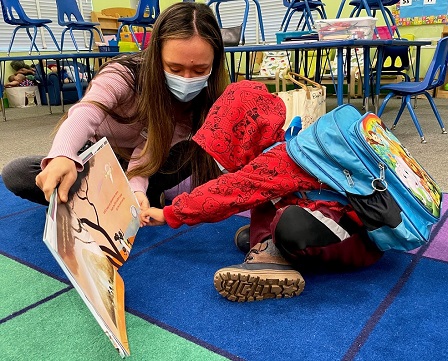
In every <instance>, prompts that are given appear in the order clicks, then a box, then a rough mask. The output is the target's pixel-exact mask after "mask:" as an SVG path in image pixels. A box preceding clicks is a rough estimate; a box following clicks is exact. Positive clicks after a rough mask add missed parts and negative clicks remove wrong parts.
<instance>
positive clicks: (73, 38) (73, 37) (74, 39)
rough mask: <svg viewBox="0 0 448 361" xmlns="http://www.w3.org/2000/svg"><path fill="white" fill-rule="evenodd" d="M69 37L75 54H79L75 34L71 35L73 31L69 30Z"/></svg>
mask: <svg viewBox="0 0 448 361" xmlns="http://www.w3.org/2000/svg"><path fill="white" fill-rule="evenodd" d="M69 32H70V37H71V38H72V41H73V45H74V46H75V49H76V52H77V53H79V49H78V43H77V42H76V38H75V34H73V29H70V31H69Z"/></svg>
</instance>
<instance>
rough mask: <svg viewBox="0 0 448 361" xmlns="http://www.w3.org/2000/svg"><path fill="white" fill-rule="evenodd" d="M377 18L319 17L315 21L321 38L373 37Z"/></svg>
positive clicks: (348, 38) (349, 38)
mask: <svg viewBox="0 0 448 361" xmlns="http://www.w3.org/2000/svg"><path fill="white" fill-rule="evenodd" d="M376 20H377V19H376V18H373V17H369V16H367V17H357V18H341V19H317V20H315V21H314V24H315V26H316V30H317V33H318V34H319V40H351V39H366V40H371V39H373V34H374V29H375V24H376Z"/></svg>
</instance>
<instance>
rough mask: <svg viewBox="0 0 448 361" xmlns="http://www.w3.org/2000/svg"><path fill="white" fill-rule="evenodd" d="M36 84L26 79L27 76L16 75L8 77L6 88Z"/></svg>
mask: <svg viewBox="0 0 448 361" xmlns="http://www.w3.org/2000/svg"><path fill="white" fill-rule="evenodd" d="M34 85H35V84H34V82H33V81H32V80H30V79H28V78H27V77H26V75H25V74H22V73H19V72H17V73H15V74H12V75H10V76H9V77H8V83H6V84H5V88H12V87H15V86H34Z"/></svg>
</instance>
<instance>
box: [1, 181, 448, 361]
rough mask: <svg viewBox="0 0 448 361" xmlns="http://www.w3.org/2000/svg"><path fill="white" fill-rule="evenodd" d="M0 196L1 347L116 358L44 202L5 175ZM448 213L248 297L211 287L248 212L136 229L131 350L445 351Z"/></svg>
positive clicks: (265, 353) (104, 360)
mask: <svg viewBox="0 0 448 361" xmlns="http://www.w3.org/2000/svg"><path fill="white" fill-rule="evenodd" d="M445 196H446V195H445ZM0 199H1V203H0V229H1V230H2V237H1V238H0V270H1V271H0V354H1V355H0V359H1V360H3V361H6V360H7V361H10V360H11V361H40V360H46V361H53V360H54V361H60V360H64V361H65V360H69V361H71V360H101V361H108V360H120V359H121V358H120V356H119V355H118V353H117V352H116V350H115V349H114V348H113V346H112V344H111V343H110V342H109V340H108V338H107V336H106V335H105V334H104V333H103V331H102V330H101V328H100V326H99V325H98V324H97V323H96V321H95V319H94V318H93V316H92V315H91V313H90V311H89V310H88V309H87V307H86V306H85V304H84V303H83V301H82V300H81V298H80V297H79V295H78V294H77V292H76V291H75V290H74V288H73V287H72V286H71V284H70V283H69V281H68V280H67V278H66V277H65V275H64V274H63V272H62V270H61V269H60V268H59V266H58V264H57V263H56V261H55V260H54V259H53V258H52V256H51V254H50V252H49V251H48V249H47V247H46V246H45V244H44V243H43V241H42V234H43V229H44V224H45V211H46V207H44V206H39V205H36V204H33V203H30V202H28V201H25V200H22V199H20V198H18V197H15V196H14V195H12V194H11V193H10V192H8V191H7V190H6V189H5V186H4V185H3V183H2V182H1V178H0ZM447 217H448V212H447V210H446V209H444V210H443V214H442V217H441V220H440V222H439V223H437V224H436V225H435V226H434V227H433V230H432V234H431V241H430V242H429V243H428V244H427V245H425V246H422V247H421V248H419V249H417V250H414V251H413V252H396V251H388V252H386V253H385V255H384V257H383V258H382V259H381V260H380V261H379V262H378V263H377V264H375V265H374V266H372V267H369V268H366V269H362V270H359V271H355V272H350V273H337V274H331V273H330V274H305V275H304V277H305V280H306V286H305V290H304V291H303V293H302V294H301V295H300V296H298V297H295V298H290V299H280V300H265V301H261V302H247V303H235V302H230V301H228V300H226V299H224V298H222V297H221V296H220V295H219V294H218V293H217V292H216V291H215V289H214V287H213V275H214V273H215V271H216V270H217V269H219V268H221V267H224V266H228V265H231V264H238V263H241V262H242V261H243V258H244V255H243V254H242V253H241V252H240V251H238V250H237V249H236V247H235V245H234V244H233V235H234V233H235V231H236V230H237V229H238V228H239V227H240V226H242V225H244V224H247V223H248V219H247V217H245V216H241V215H237V216H232V217H230V218H228V219H227V220H224V221H222V222H219V223H215V224H202V225H197V226H194V227H187V226H185V227H181V228H179V229H170V228H169V227H167V226H160V227H146V228H144V229H141V230H140V231H139V233H138V235H137V238H136V240H135V243H134V247H133V249H132V252H131V256H130V258H129V259H128V261H127V262H126V263H125V265H124V266H123V267H122V268H121V269H120V274H121V276H122V277H123V279H124V282H125V287H126V295H125V300H126V323H127V333H128V339H129V345H130V350H131V356H129V357H128V360H130V361H132V360H136V361H137V360H138V361H140V360H162V361H164V360H179V361H185V360H195V361H196V360H200V361H202V360H254V361H255V360H270V361H271V360H282V361H283V360H313V361H316V360H347V361H348V360H378V361H379V360H381V361H384V360H402V361H414V360H419V361H425V360H428V361H430V360H431V361H433V360H446V359H448V317H447V316H448V297H447V289H448V222H447Z"/></svg>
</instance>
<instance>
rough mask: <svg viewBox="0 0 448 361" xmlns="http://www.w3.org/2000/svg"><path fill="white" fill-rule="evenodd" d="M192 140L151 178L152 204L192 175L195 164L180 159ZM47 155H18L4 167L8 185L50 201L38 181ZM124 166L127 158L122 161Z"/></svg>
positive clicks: (36, 199)
mask: <svg viewBox="0 0 448 361" xmlns="http://www.w3.org/2000/svg"><path fill="white" fill-rule="evenodd" d="M187 147H188V142H186V141H185V142H180V143H177V144H176V145H174V146H173V147H172V148H171V150H170V153H169V156H168V159H167V160H166V162H165V163H164V165H163V166H162V168H161V170H160V171H159V172H158V173H156V174H154V175H153V176H152V177H151V178H150V179H149V187H148V190H147V193H146V195H147V197H148V199H149V202H150V204H151V206H154V207H157V206H160V195H161V193H162V192H163V191H164V190H167V189H170V188H173V187H174V186H176V185H178V184H179V183H180V182H182V181H183V180H185V179H187V178H188V177H189V176H190V175H191V164H190V163H185V164H184V165H182V166H179V164H182V162H180V161H179V159H180V157H181V156H182V155H183V154H185V153H186V149H187ZM43 158H44V157H43V156H28V157H22V158H17V159H14V160H13V161H11V162H9V163H8V164H6V165H5V166H4V167H3V170H2V179H3V183H4V184H5V186H6V188H7V189H8V190H10V191H11V192H12V193H14V194H15V195H16V196H18V197H21V198H23V199H27V200H29V201H31V202H34V203H39V204H43V205H48V202H47V200H46V199H45V195H44V193H43V192H42V190H41V189H40V188H39V187H38V186H37V185H36V176H37V175H38V174H39V173H40V172H41V168H40V163H41V161H42V159H43ZM120 163H121V164H122V166H125V165H126V162H120Z"/></svg>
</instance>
